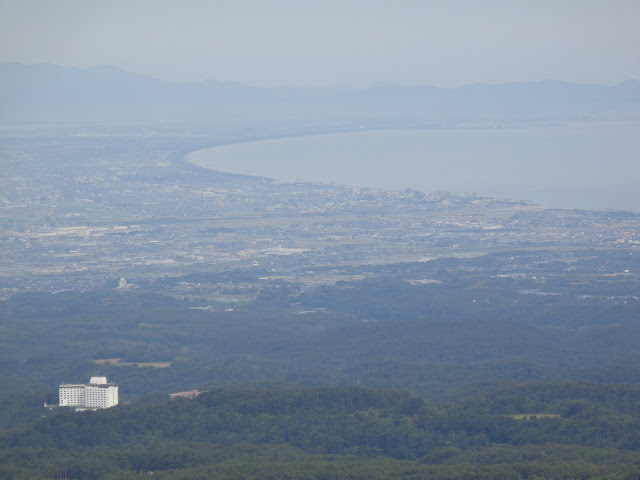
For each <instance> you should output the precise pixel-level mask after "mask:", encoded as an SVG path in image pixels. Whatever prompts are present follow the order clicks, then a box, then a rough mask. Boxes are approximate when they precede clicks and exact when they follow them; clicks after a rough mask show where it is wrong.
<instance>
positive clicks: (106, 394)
mask: <svg viewBox="0 0 640 480" xmlns="http://www.w3.org/2000/svg"><path fill="white" fill-rule="evenodd" d="M59 397H60V402H59V405H60V406H61V407H76V409H85V408H86V409H97V408H109V407H113V406H115V405H117V404H118V385H116V384H115V383H107V377H91V380H89V383H85V384H65V385H60V389H59Z"/></svg>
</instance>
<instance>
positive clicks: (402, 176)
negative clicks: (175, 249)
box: [187, 122, 640, 212]
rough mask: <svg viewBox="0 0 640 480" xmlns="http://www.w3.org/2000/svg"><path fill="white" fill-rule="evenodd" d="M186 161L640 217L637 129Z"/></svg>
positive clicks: (389, 138) (479, 132)
mask: <svg viewBox="0 0 640 480" xmlns="http://www.w3.org/2000/svg"><path fill="white" fill-rule="evenodd" d="M187 160H188V161H191V162H193V163H195V164H197V165H200V166H202V167H206V168H210V169H213V170H218V171H223V172H229V173H239V174H247V175H256V176H262V177H267V178H271V179H275V180H278V181H283V182H295V181H304V182H322V183H329V182H335V183H338V184H342V185H352V186H360V187H369V188H383V189H393V190H402V189H406V188H411V189H415V190H419V191H423V192H435V191H450V192H458V193H471V192H473V193H477V194H480V195H486V196H492V197H500V198H509V199H513V200H527V201H531V202H533V203H537V204H541V205H544V206H548V207H555V208H577V209H595V210H605V209H614V210H630V211H636V212H637V211H640V187H639V185H640V122H597V123H596V122H593V123H591V122H584V123H579V124H570V125H556V126H536V127H527V128H499V129H496V128H486V129H485V128H472V129H462V128H457V129H434V130H382V131H363V132H355V133H342V134H329V135H317V136H307V137H296V138H285V139H274V140H264V141H255V142H247V143H239V144H233V145H225V146H219V147H214V148H209V149H205V150H201V151H198V152H194V153H192V154H190V155H189V156H187Z"/></svg>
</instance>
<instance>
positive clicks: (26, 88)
mask: <svg viewBox="0 0 640 480" xmlns="http://www.w3.org/2000/svg"><path fill="white" fill-rule="evenodd" d="M584 118H622V119H640V82H639V81H637V80H630V81H626V82H623V83H621V84H618V85H615V86H600V85H577V84H569V83H564V82H559V81H551V80H549V81H539V82H525V83H509V84H503V85H487V84H476V85H469V86H466V87H461V88H455V89H445V88H436V87H426V86H425V87H403V86H393V85H389V86H379V87H371V88H348V87H336V88H318V87H314V88H287V87H278V88H260V87H251V86H247V85H242V84H237V83H221V82H201V83H172V82H167V81H162V80H157V79H153V78H151V77H147V76H143V75H137V74H132V73H128V72H125V71H123V70H120V69H117V68H112V67H96V68H89V69H78V68H72V67H62V66H57V65H47V64H40V65H22V64H17V63H3V64H0V122H1V123H5V124H6V123H25V122H27V123H29V122H65V123H77V122H79V123H81V122H169V123H170V122H198V123H202V122H212V123H218V122H229V123H235V122H245V121H252V122H273V121H275V122H334V123H335V122H342V123H344V122H347V123H348V122H359V123H367V124H368V125H371V126H386V127H392V126H405V127H406V126H421V125H429V124H439V123H447V122H483V121H501V122H510V121H567V120H577V119H584Z"/></svg>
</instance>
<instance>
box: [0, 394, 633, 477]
mask: <svg viewBox="0 0 640 480" xmlns="http://www.w3.org/2000/svg"><path fill="white" fill-rule="evenodd" d="M505 395H507V396H508V398H510V399H511V400H512V403H511V404H510V405H501V403H500V402H501V400H498V401H495V402H492V401H491V400H490V399H491V398H493V397H495V398H498V399H500V398H501V396H500V394H499V392H493V393H492V394H491V395H490V396H488V397H486V399H487V400H488V402H489V405H478V404H477V403H475V404H474V402H473V401H466V400H468V399H461V401H460V402H458V403H456V404H451V405H449V406H446V407H443V406H440V407H435V406H432V405H429V404H427V403H425V402H424V401H423V400H422V399H420V398H417V397H413V396H411V395H410V394H408V393H405V392H400V391H391V390H371V389H364V388H356V387H343V388H328V387H327V388H285V389H282V388H280V389H267V388H261V389H257V388H239V387H238V388H226V389H216V390H212V391H210V392H205V393H202V394H201V395H200V396H198V397H197V398H196V399H185V398H181V399H174V400H170V399H168V398H167V397H166V396H152V397H148V398H146V399H145V400H142V401H140V402H138V403H134V404H129V405H119V406H117V407H114V408H111V409H108V410H102V411H95V412H82V413H76V412H73V411H70V410H67V409H56V410H55V411H54V412H53V413H52V414H51V415H49V416H48V417H47V418H43V419H39V420H36V421H34V422H32V423H31V424H30V425H28V426H26V427H23V428H20V429H18V430H15V431H11V432H6V433H4V434H3V435H2V436H1V437H0V446H1V447H2V451H0V465H2V466H0V478H3V479H13V478H15V479H18V478H33V479H39V478H53V477H54V475H59V476H58V477H56V478H76V479H85V478H86V479H89V478H91V479H99V478H104V479H113V478H125V479H126V478H140V477H141V476H143V475H148V472H154V478H185V479H187V478H248V477H249V476H255V477H254V478H285V475H286V477H287V478H298V479H314V478H316V479H320V478H326V479H329V478H432V476H434V477H433V478H451V479H454V478H534V476H535V478H600V477H602V478H605V477H606V476H607V475H613V476H610V477H606V478H620V479H622V478H625V479H626V478H628V479H631V478H638V477H637V475H640V469H638V467H637V465H638V464H640V452H638V449H639V448H640V418H639V416H638V413H639V411H640V409H639V405H640V389H639V388H638V387H637V386H629V385H617V386H614V387H613V388H605V387H603V386H601V385H595V384H592V385H589V384H584V385H579V386H578V385H570V384H564V385H561V384H539V385H537V386H536V387H535V388H533V387H532V386H523V387H516V386H514V387H513V389H512V390H510V391H509V392H505ZM518 402H520V404H519V405H520V406H521V407H525V408H527V407H531V408H541V409H544V411H536V412H532V411H518ZM522 402H524V403H522ZM527 402H528V403H527ZM491 403H493V404H492V405H490V404H491ZM487 463H490V464H491V465H490V466H487V465H486V464H487ZM274 471H277V472H279V473H278V475H279V476H277V475H276V476H270V475H271V474H272V473H273V472H274ZM214 472H216V473H215V474H214ZM270 472H271V473H270ZM212 475H213V476H212ZM274 475H275V474H274ZM348 475H351V476H348ZM634 475H635V476H634Z"/></svg>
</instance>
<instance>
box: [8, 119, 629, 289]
mask: <svg viewBox="0 0 640 480" xmlns="http://www.w3.org/2000/svg"><path fill="white" fill-rule="evenodd" d="M255 135H256V136H262V137H264V136H268V135H269V132H256V134H255ZM2 137H3V139H2V142H3V149H2V170H3V174H2V176H1V178H0V182H1V185H0V189H1V191H2V198H1V199H0V205H1V214H0V228H1V236H0V239H1V240H0V241H1V242H2V244H1V248H2V251H3V254H4V255H3V257H4V258H3V263H2V266H1V267H0V298H3V299H6V298H9V297H10V296H12V295H14V294H16V293H20V292H37V291H42V292H59V291H66V290H71V291H88V290H92V289H101V288H113V289H120V290H131V289H149V288H151V289H169V288H170V290H171V292H172V293H173V294H175V295H182V296H186V297H199V298H204V299H207V298H211V299H216V300H220V299H223V300H224V299H225V298H226V299H228V300H229V301H233V300H234V299H237V298H243V297H245V296H246V295H251V294H252V292H254V293H255V292H256V291H257V290H259V289H260V288H263V287H264V286H269V285H272V284H279V283H281V282H282V281H286V282H287V283H290V284H295V285H298V287H299V288H300V289H304V288H306V287H309V286H318V285H324V284H331V285H332V284H335V283H336V282H339V281H341V280H353V279H357V278H364V277H366V275H367V273H366V270H361V271H359V272H358V273H354V271H353V269H352V267H354V266H362V265H385V264H393V263H398V262H424V261H429V260H433V259H438V258H443V257H455V258H469V257H476V256H480V255H484V254H487V253H492V252H497V251H503V250H505V249H524V250H527V249H537V250H540V249H550V250H555V251H566V252H570V251H573V250H576V249H578V250H584V249H610V248H614V249H615V248H621V247H624V248H636V247H638V245H640V215H638V214H635V213H630V212H617V211H579V210H553V209H546V208H542V207H540V206H536V205H532V204H528V203H525V202H520V201H516V200H502V199H493V198H486V197H480V196H477V195H473V194H459V193H448V192H418V191H413V190H404V191H386V190H374V189H365V188H359V187H357V186H341V185H325V184H316V183H277V182H274V181H272V180H269V179H266V178H261V177H250V176H242V175H231V174H223V173H219V172H213V171H209V170H205V169H201V168H199V167H196V166H194V165H191V164H188V163H185V162H184V160H183V158H184V156H185V155H186V154H187V153H188V152H190V151H193V150H196V149H198V148H201V147H202V146H205V145H211V144H215V143H216V142H218V143H220V142H223V140H222V139H221V138H219V137H216V136H215V135H213V134H211V133H210V132H200V133H199V134H193V133H191V132H184V131H177V132H176V131H166V130H161V129H159V130H155V131H154V130H149V129H146V130H142V129H137V130H136V129H135V128H132V129H131V130H126V129H124V130H123V129H119V130H113V131H111V130H108V129H105V128H103V129H96V130H88V129H86V128H85V129H78V130H77V129H67V130H65V129H62V130H61V129H47V128H27V129H20V130H18V129H13V130H12V129H5V130H3V132H2ZM234 269H235V270H241V271H253V272H259V273H260V275H259V281H258V282H257V283H255V282H253V281H252V282H237V283H236V284H234V285H233V286H231V285H228V284H219V285H209V286H207V287H206V288H200V287H199V286H198V285H196V284H194V283H193V282H188V281H185V282H182V283H180V282H178V283H174V284H172V285H171V286H170V287H169V286H168V285H167V282H166V281H164V280H165V279H166V278H167V277H180V276H181V275H185V274H193V273H198V272H212V271H228V270H234ZM516 273H518V274H522V273H523V272H522V271H521V266H519V267H518V271H517V272H516V271H515V270H514V271H512V272H510V271H508V270H507V271H501V272H500V274H502V275H511V274H516ZM610 273H615V272H610ZM622 273H624V271H623V272H622ZM627 273H629V272H627ZM631 273H635V272H631ZM163 281H164V283H163Z"/></svg>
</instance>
